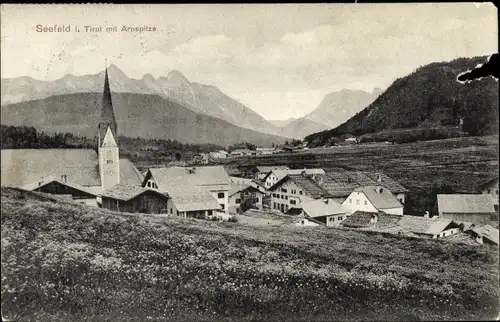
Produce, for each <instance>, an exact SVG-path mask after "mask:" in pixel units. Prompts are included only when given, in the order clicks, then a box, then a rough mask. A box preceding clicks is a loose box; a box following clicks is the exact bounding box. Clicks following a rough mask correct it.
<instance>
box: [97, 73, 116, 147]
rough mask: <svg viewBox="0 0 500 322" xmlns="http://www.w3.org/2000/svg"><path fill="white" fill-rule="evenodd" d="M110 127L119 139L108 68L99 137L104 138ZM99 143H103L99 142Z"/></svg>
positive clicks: (105, 75) (105, 77)
mask: <svg viewBox="0 0 500 322" xmlns="http://www.w3.org/2000/svg"><path fill="white" fill-rule="evenodd" d="M108 127H110V128H111V131H112V133H113V137H114V138H115V139H116V140H117V139H118V128H117V124H116V119H115V112H114V110H113V101H112V99H111V89H110V87H109V76H108V68H107V66H106V69H105V72H104V91H103V95H102V107H101V120H100V121H99V137H100V138H104V135H105V134H106V131H107V129H108ZM99 144H101V143H100V142H99Z"/></svg>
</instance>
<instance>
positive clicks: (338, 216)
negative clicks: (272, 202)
mask: <svg viewBox="0 0 500 322" xmlns="http://www.w3.org/2000/svg"><path fill="white" fill-rule="evenodd" d="M292 208H296V209H298V210H300V215H303V216H305V217H306V218H313V219H315V220H316V221H319V222H321V223H323V224H325V225H326V226H334V227H336V226H339V225H340V223H341V222H342V221H343V220H345V219H346V218H347V217H348V216H349V215H350V214H351V211H350V210H349V209H347V208H345V207H343V206H342V205H341V204H339V203H337V202H335V201H334V200H332V199H315V200H310V201H304V202H301V203H300V204H299V205H297V206H293V207H292ZM291 210H292V209H290V210H289V212H290V211H291Z"/></svg>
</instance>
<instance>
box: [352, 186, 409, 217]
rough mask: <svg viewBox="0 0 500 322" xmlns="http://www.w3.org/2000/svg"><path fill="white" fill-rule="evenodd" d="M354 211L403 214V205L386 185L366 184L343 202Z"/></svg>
mask: <svg viewBox="0 0 500 322" xmlns="http://www.w3.org/2000/svg"><path fill="white" fill-rule="evenodd" d="M342 205H343V206H345V207H346V208H348V209H351V210H352V211H357V210H359V211H365V212H379V211H383V212H385V213H388V214H394V215H401V216H402V215H403V205H402V204H401V203H400V202H399V200H398V199H396V197H395V196H394V195H393V194H392V193H391V192H390V191H389V190H388V189H387V188H385V187H381V186H366V187H361V188H357V189H354V191H353V192H352V193H351V194H350V195H349V196H348V197H347V199H346V200H344V202H343V203H342Z"/></svg>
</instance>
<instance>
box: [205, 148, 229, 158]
mask: <svg viewBox="0 0 500 322" xmlns="http://www.w3.org/2000/svg"><path fill="white" fill-rule="evenodd" d="M209 155H210V157H211V158H214V159H225V158H227V155H228V153H227V152H226V151H224V150H219V151H217V152H210V153H209Z"/></svg>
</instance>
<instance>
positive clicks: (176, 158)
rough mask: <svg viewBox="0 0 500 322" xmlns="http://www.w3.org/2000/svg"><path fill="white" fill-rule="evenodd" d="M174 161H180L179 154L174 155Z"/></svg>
mask: <svg viewBox="0 0 500 322" xmlns="http://www.w3.org/2000/svg"><path fill="white" fill-rule="evenodd" d="M175 160H176V161H181V154H180V153H179V152H176V153H175Z"/></svg>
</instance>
